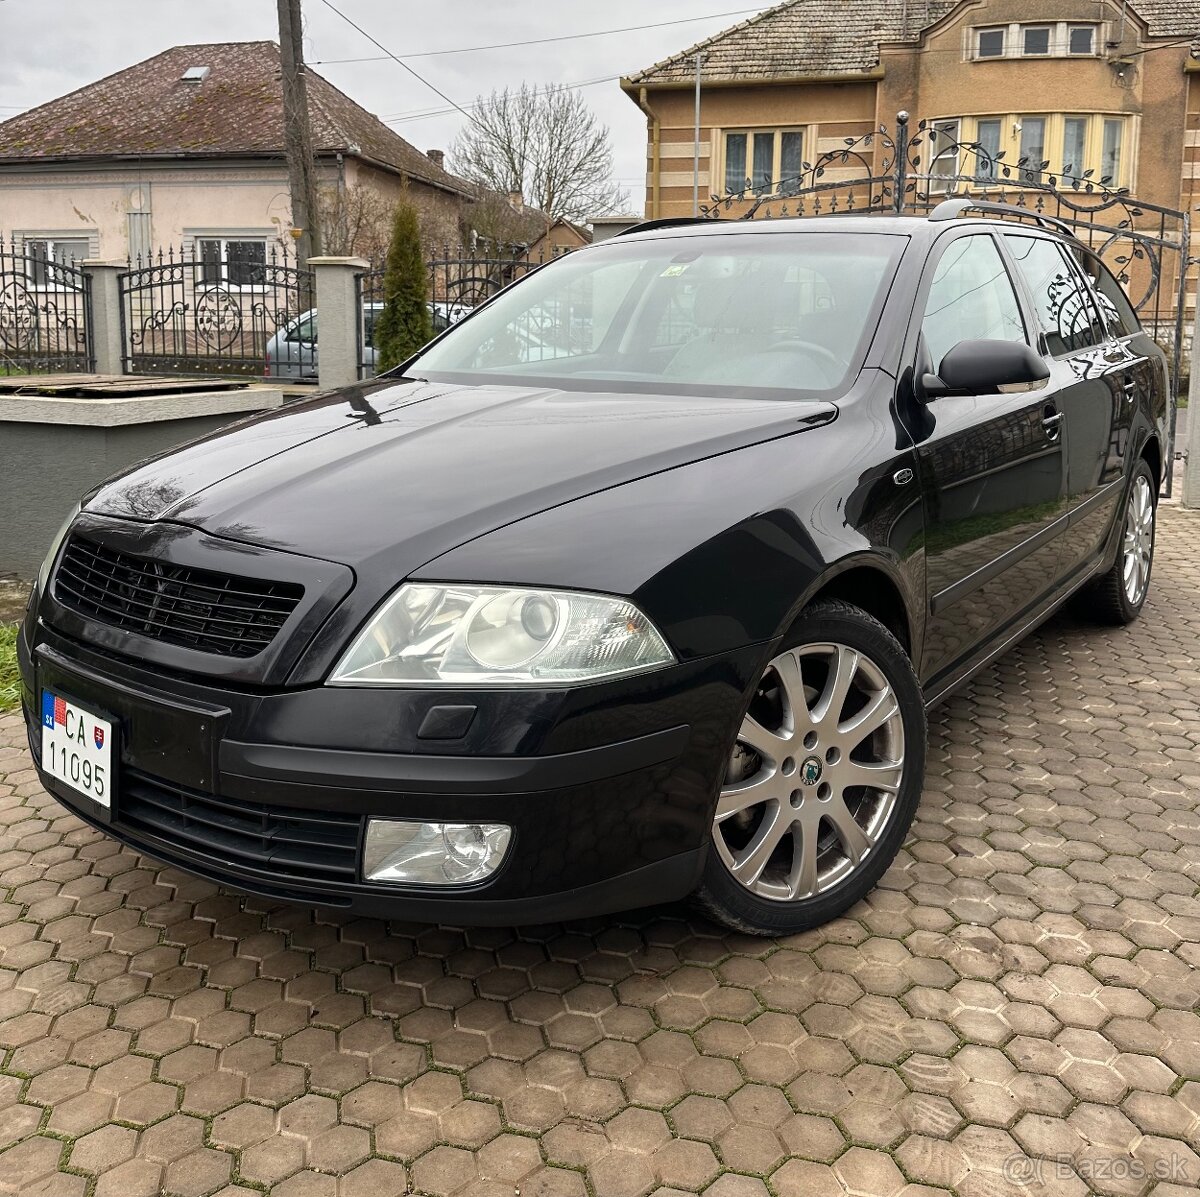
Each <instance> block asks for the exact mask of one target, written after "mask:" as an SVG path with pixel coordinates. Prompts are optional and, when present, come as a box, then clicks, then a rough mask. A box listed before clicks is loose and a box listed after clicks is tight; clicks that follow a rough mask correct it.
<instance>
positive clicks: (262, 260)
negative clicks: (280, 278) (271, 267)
mask: <svg viewBox="0 0 1200 1197" xmlns="http://www.w3.org/2000/svg"><path fill="white" fill-rule="evenodd" d="M196 251H197V256H198V258H199V260H200V277H199V281H200V282H201V283H205V284H208V285H210V286H216V285H221V284H224V285H226V286H231V287H261V286H264V285H265V283H266V266H267V239H266V238H265V237H197V238H196Z"/></svg>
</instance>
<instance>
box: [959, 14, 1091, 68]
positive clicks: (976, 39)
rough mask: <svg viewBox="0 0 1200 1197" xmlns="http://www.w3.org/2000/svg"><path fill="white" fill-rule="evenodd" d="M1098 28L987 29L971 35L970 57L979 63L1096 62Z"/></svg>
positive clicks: (1013, 26)
mask: <svg viewBox="0 0 1200 1197" xmlns="http://www.w3.org/2000/svg"><path fill="white" fill-rule="evenodd" d="M1099 29H1100V27H1099V26H1098V25H1091V24H1089V25H1083V24H1076V23H1074V22H1069V21H1053V22H1045V21H1044V22H1038V23H1032V22H1031V23H1029V24H1021V23H1019V22H1016V21H1014V22H1013V23H1012V24H1010V25H985V26H982V27H980V28H977V29H972V30H971V31H970V38H969V40H968V42H967V53H968V57H970V58H974V59H976V60H977V61H983V60H986V59H996V58H1010V59H1011V58H1093V57H1095V55H1096V52H1097V49H1096V48H1097V46H1098V45H1099V41H1100V38H1099Z"/></svg>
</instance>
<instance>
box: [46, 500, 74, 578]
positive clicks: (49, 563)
mask: <svg viewBox="0 0 1200 1197" xmlns="http://www.w3.org/2000/svg"><path fill="white" fill-rule="evenodd" d="M79 511H80V504H79V503H76V504H75V506H74V507H72V508H71V514H70V515H68V516H67V518H66V519H65V520H63V525H62V527H61V528H59V530H58V531H57V532H55V534H54V539H53V540H52V541H51V542H50V551H49V552H48V553H47V554H46V559H45V560H44V561H43V562H42V568H41V569H39V570H38V579H37V587H38V594H39V595H42V594H45V593H46V583H47V582H49V581H50V571H51V570H52V569H53V568H54V560H55V558H56V557H57V556H58V550H59V549H61V548H62V545H63V541H64V540H66V539H67V533H68V532H69V531H70V530H71V525H72V524H73V523H74V522H75V517H76V516H77V515H78V514H79Z"/></svg>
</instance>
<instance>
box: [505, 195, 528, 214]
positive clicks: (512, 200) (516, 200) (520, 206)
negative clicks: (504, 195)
mask: <svg viewBox="0 0 1200 1197" xmlns="http://www.w3.org/2000/svg"><path fill="white" fill-rule="evenodd" d="M508 202H509V204H511V205H512V207H513V209H514V210H515V211H517V212H524V211H525V197H524V196H523V195H522V194H521V193H520V192H519V191H510V192H509V193H508Z"/></svg>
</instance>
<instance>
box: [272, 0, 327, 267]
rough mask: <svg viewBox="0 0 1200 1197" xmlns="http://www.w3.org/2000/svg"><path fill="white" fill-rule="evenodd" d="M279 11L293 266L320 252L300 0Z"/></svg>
mask: <svg viewBox="0 0 1200 1197" xmlns="http://www.w3.org/2000/svg"><path fill="white" fill-rule="evenodd" d="M276 5H277V8H278V10H279V63H280V67H281V79H282V82H283V138H284V148H285V150H286V152H287V166H288V189H289V191H290V192H291V198H292V235H293V236H294V237H295V238H296V265H297V266H300V267H302V268H303V267H304V266H306V265H307V263H308V259H309V258H312V257H316V256H317V255H318V254H320V252H321V230H320V227H319V220H318V212H317V180H316V168H315V166H314V164H313V151H312V130H311V129H310V127H309V122H308V85H307V83H306V81H305V77H304V29H303V24H302V21H301V17H300V0H276Z"/></svg>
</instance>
